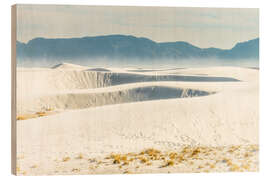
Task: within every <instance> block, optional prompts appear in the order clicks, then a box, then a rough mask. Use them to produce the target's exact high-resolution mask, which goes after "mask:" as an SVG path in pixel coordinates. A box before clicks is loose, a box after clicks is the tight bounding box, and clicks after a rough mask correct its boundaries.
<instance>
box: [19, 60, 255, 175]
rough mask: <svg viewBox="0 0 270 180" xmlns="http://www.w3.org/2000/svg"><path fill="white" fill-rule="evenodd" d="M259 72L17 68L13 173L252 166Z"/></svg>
mask: <svg viewBox="0 0 270 180" xmlns="http://www.w3.org/2000/svg"><path fill="white" fill-rule="evenodd" d="M258 76H259V70H257V69H251V68H240V67H209V68H187V69H181V68H176V69H159V70H155V69H135V68H119V69H117V68H92V67H82V66H76V65H72V64H60V65H57V66H55V67H54V68H17V116H18V121H17V154H18V157H17V160H18V163H17V166H18V167H17V172H18V174H31V175H35V174H37V175H42V174H96V173H97V174H99V173H151V172H156V173H157V172H211V171H214V172H217V171H218V172H225V171H257V170H258V142H259V141H258V123H259V122H258V117H259V110H258V107H259V104H258V88H259V86H258V83H259V82H258V79H259V78H258ZM20 119H21V120H20ZM22 119H25V120H22ZM149 148H150V150H149ZM151 148H153V149H151ZM149 152H150V153H149Z"/></svg>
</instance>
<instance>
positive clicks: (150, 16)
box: [17, 5, 259, 49]
mask: <svg viewBox="0 0 270 180" xmlns="http://www.w3.org/2000/svg"><path fill="white" fill-rule="evenodd" d="M17 7H18V11H17V40H18V41H21V42H28V41H29V40H31V39H33V38H36V37H44V38H71V37H85V36H99V35H111V34H123V35H133V36H136V37H146V38H149V39H151V40H153V41H156V42H171V41H186V42H189V43H191V44H193V45H195V46H198V47H201V48H207V47H217V48H224V49H230V48H232V47H233V46H234V45H235V44H236V43H237V42H242V41H247V40H250V39H254V38H257V37H259V10H258V9H238V8H233V9H231V8H230V9H228V8H180V7H177V8H172V7H119V6H118V7H117V6H114V7H108V6H68V5H18V6H17Z"/></svg>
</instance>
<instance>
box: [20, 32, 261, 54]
mask: <svg viewBox="0 0 270 180" xmlns="http://www.w3.org/2000/svg"><path fill="white" fill-rule="evenodd" d="M16 48H17V57H18V58H19V59H24V58H27V59H31V58H42V59H67V58H68V59H74V58H80V59H84V58H85V59H90V58H110V59H114V58H126V59H132V58H134V59H152V58H153V59H165V58H169V59H189V58H196V59H200V58H201V59H205V58H217V59H258V58H259V38H256V39H253V40H249V41H246V42H239V43H237V44H236V45H235V46H234V47H233V48H232V49H228V50H224V49H219V48H199V47H196V46H194V45H192V44H190V43H188V42H184V41H177V42H162V43H157V42H155V41H152V40H150V39H147V38H138V37H134V36H126V35H109V36H96V37H83V38H68V39H61V38H57V39H46V38H35V39H32V40H30V41H29V42H28V43H21V42H19V41H17V43H16Z"/></svg>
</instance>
